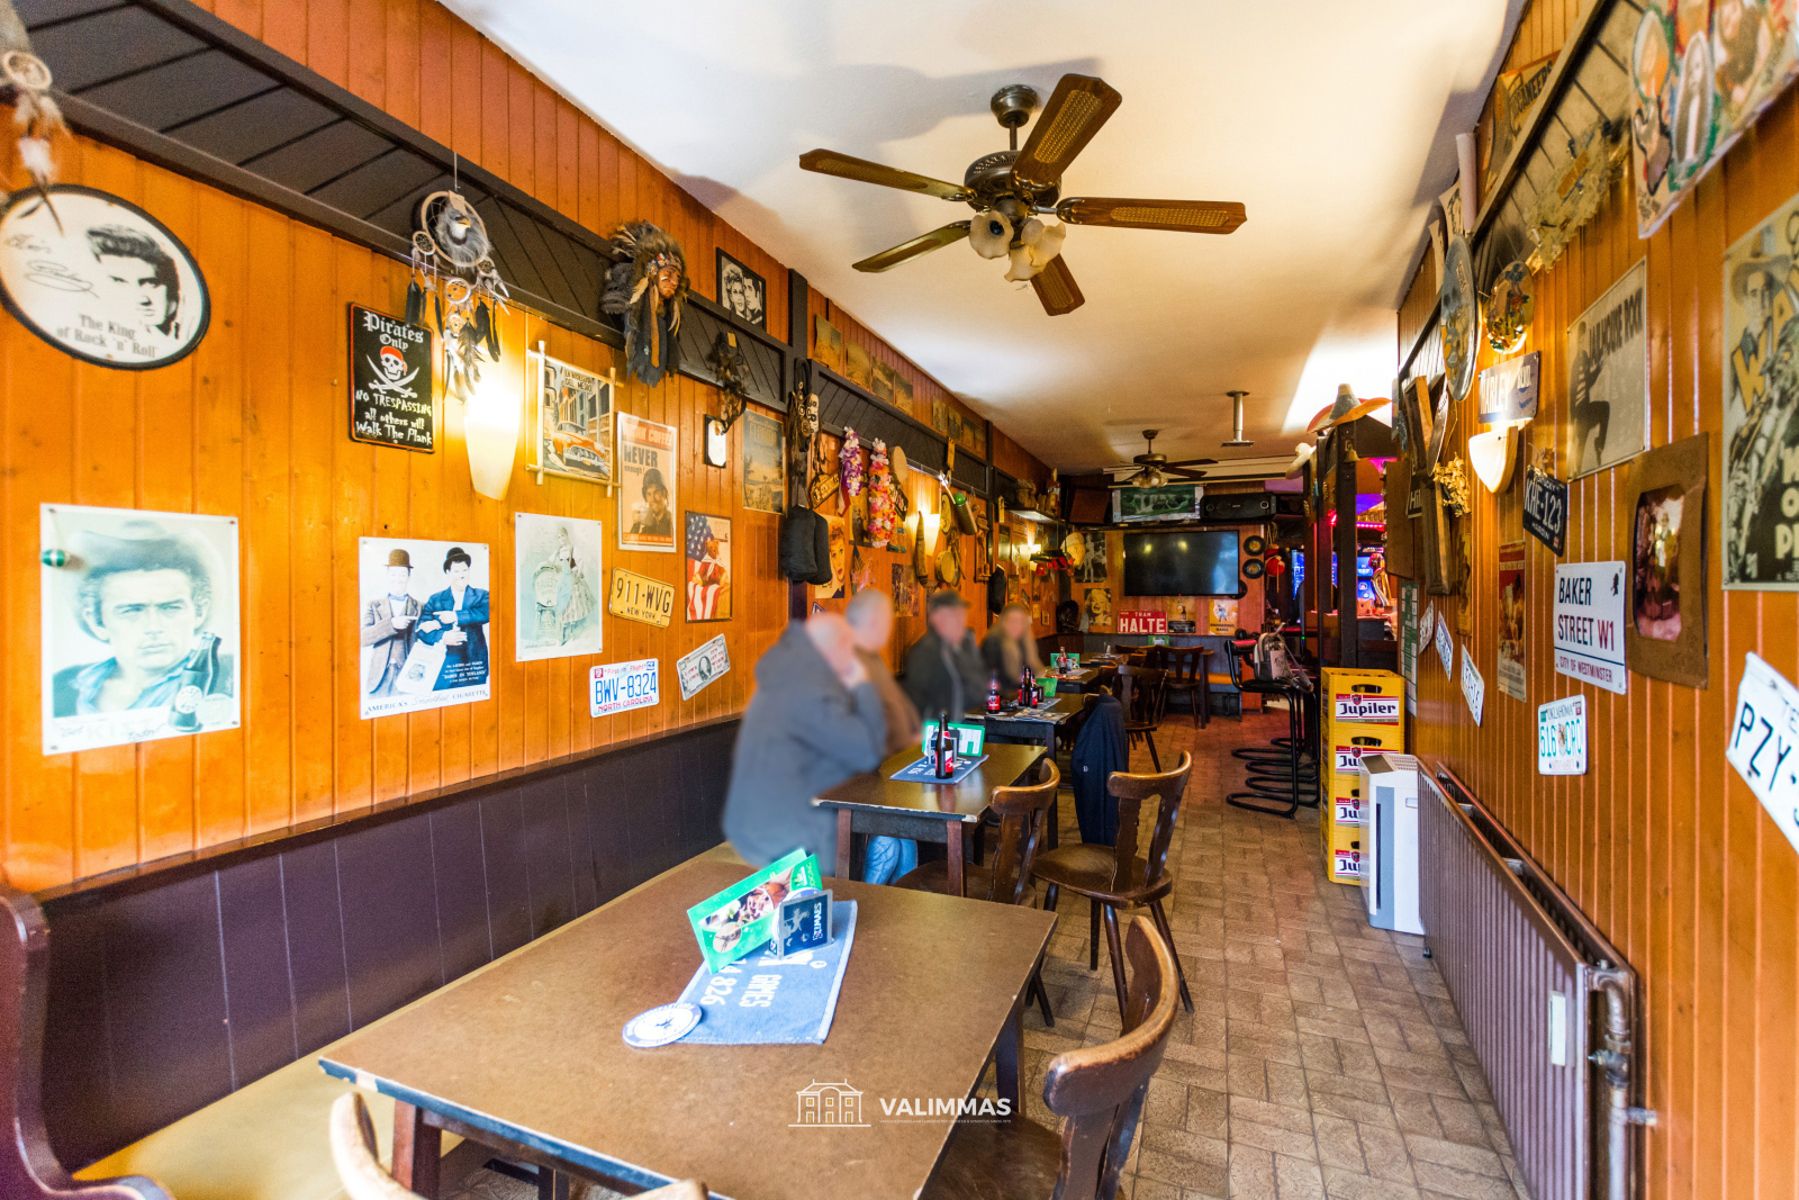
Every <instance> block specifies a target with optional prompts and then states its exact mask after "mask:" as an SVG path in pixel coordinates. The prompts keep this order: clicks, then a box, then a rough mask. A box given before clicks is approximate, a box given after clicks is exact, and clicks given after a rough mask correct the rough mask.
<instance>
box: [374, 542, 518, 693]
mask: <svg viewBox="0 0 1799 1200" xmlns="http://www.w3.org/2000/svg"><path fill="white" fill-rule="evenodd" d="M488 561H489V560H488V554H487V547H486V546H483V545H480V544H478V543H475V542H427V541H423V540H420V539H418V538H363V539H362V542H361V544H360V547H359V549H358V553H357V564H358V571H357V580H358V586H357V601H356V608H357V623H358V624H359V625H360V626H361V628H362V719H363V720H365V721H366V720H368V719H369V718H371V717H385V716H389V715H391V714H393V713H404V712H419V711H422V710H424V709H428V708H442V707H444V706H445V705H447V704H469V703H472V702H474V701H477V700H485V699H487V698H488V697H489V696H490V695H491V694H492V692H491V690H490V684H489V680H488V649H487V624H488V620H489V619H490V617H491V615H492V602H491V597H490V594H489V588H490V587H492V583H491V576H490V575H489V574H488Z"/></svg>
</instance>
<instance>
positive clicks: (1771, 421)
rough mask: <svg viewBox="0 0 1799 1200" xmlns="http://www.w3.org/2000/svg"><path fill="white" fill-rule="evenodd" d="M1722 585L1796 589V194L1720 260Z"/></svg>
mask: <svg viewBox="0 0 1799 1200" xmlns="http://www.w3.org/2000/svg"><path fill="white" fill-rule="evenodd" d="M1721 440H1722V441H1723V444H1724V449H1723V459H1724V461H1723V471H1722V473H1721V476H1720V478H1721V479H1722V481H1723V482H1722V488H1723V499H1724V519H1723V527H1722V533H1723V539H1724V586H1725V587H1743V588H1780V589H1785V590H1795V589H1799V196H1795V197H1793V198H1792V199H1790V200H1788V201H1787V202H1786V203H1785V204H1783V205H1781V206H1780V207H1779V208H1778V209H1776V210H1775V211H1774V212H1773V213H1772V214H1770V215H1769V217H1768V219H1767V220H1765V221H1763V222H1762V223H1761V224H1760V225H1757V226H1756V227H1755V228H1754V229H1752V230H1750V231H1749V232H1748V233H1747V234H1745V235H1744V236H1743V237H1742V239H1741V240H1739V241H1738V242H1737V243H1736V245H1734V246H1732V247H1731V248H1730V249H1729V250H1728V251H1727V252H1726V253H1725V255H1724V436H1723V438H1722V439H1721Z"/></svg>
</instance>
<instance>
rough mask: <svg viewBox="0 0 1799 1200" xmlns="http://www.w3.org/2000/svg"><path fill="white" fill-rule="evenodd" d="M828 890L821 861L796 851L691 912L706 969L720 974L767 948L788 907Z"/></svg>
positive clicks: (814, 856)
mask: <svg viewBox="0 0 1799 1200" xmlns="http://www.w3.org/2000/svg"><path fill="white" fill-rule="evenodd" d="M823 884H824V876H823V872H821V871H820V870H819V867H818V856H817V855H813V854H807V853H806V852H805V851H804V850H795V851H793V853H791V854H788V855H786V856H785V857H783V858H780V859H777V860H776V861H775V862H772V863H770V864H769V865H768V866H766V867H764V868H762V869H761V870H760V871H757V872H756V873H755V874H754V875H751V876H749V877H748V878H747V879H740V880H738V881H737V882H736V883H734V884H732V885H731V886H730V887H728V888H726V889H725V890H724V891H722V892H719V893H717V894H716V895H712V896H708V897H707V898H706V899H704V900H702V901H700V902H699V903H698V904H696V905H694V906H693V907H692V908H690V909H688V910H687V920H688V923H689V924H690V925H692V926H693V936H694V940H695V941H697V942H699V944H700V956H701V957H702V958H704V959H705V960H706V969H707V970H710V971H716V970H718V969H719V968H720V967H723V966H727V965H728V964H730V963H734V962H736V961H737V960H738V959H740V958H743V957H744V956H746V955H748V954H751V953H753V952H755V951H757V950H759V949H761V948H762V947H763V946H766V945H767V944H768V943H769V941H770V940H772V939H773V937H774V932H775V922H776V921H777V920H778V919H779V916H780V911H781V904H782V902H783V901H784V900H786V899H787V897H788V896H789V895H792V894H793V893H796V892H805V891H814V890H817V889H819V888H821V887H822V886H823Z"/></svg>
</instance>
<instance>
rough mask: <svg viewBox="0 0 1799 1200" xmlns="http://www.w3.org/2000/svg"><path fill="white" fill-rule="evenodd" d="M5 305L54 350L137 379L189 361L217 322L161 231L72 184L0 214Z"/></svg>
mask: <svg viewBox="0 0 1799 1200" xmlns="http://www.w3.org/2000/svg"><path fill="white" fill-rule="evenodd" d="M0 303H4V304H5V305H6V308H7V311H8V312H10V313H12V315H13V316H15V317H17V318H18V319H19V321H20V323H21V324H23V325H24V326H25V327H26V328H27V329H29V330H31V332H33V333H35V334H37V335H38V336H39V337H40V338H43V339H44V340H45V341H46V342H49V343H50V344H51V345H53V346H55V347H57V348H58V349H60V350H63V351H65V352H66V353H68V354H71V355H74V356H75V357H76V358H79V359H82V360H83V361H86V362H91V363H96V364H98V365H99V366H103V367H118V368H121V369H124V370H132V371H146V370H149V369H151V368H153V367H164V366H167V365H169V364H170V363H173V362H178V361H179V360H181V359H183V358H185V357H187V356H188V355H189V354H191V353H192V352H193V350H194V347H196V346H198V345H199V344H200V339H201V338H203V337H204V336H206V325H207V322H208V320H210V318H211V303H210V300H209V298H208V296H207V292H206V280H205V279H204V278H203V277H202V276H201V274H200V268H199V265H198V264H197V263H195V262H194V258H193V255H191V254H190V253H188V249H187V247H186V246H184V245H182V243H181V240H180V239H179V238H177V237H176V236H175V235H174V234H173V233H171V232H169V230H168V228H167V227H166V226H164V225H163V223H162V222H160V221H158V220H157V219H156V218H155V217H153V216H151V215H150V214H149V213H147V212H145V211H144V210H143V209H141V208H139V207H137V205H135V204H132V203H131V202H129V201H127V200H122V199H120V198H119V197H117V196H113V195H109V194H107V193H106V192H102V191H97V190H95V189H93V188H87V187H76V186H73V185H68V184H57V185H54V186H52V187H49V188H47V189H45V190H44V191H43V192H38V191H34V190H22V191H19V192H16V193H14V195H13V197H12V199H11V201H10V202H8V204H7V205H6V208H5V210H4V211H3V212H0Z"/></svg>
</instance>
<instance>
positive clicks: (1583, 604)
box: [1555, 562, 1628, 696]
mask: <svg viewBox="0 0 1799 1200" xmlns="http://www.w3.org/2000/svg"><path fill="white" fill-rule="evenodd" d="M1624 576H1625V564H1623V563H1622V562H1597V563H1558V564H1557V565H1556V568H1555V669H1556V671H1557V672H1558V673H1559V674H1562V675H1566V676H1568V677H1569V678H1571V679H1579V680H1581V681H1582V682H1585V683H1594V684H1598V685H1599V686H1600V687H1602V688H1604V689H1605V690H1606V691H1608V692H1616V693H1618V694H1619V695H1620V696H1622V695H1623V694H1624V690H1625V679H1626V676H1625V671H1624V594H1625V592H1626V591H1627V590H1628V589H1627V588H1625V586H1624Z"/></svg>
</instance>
